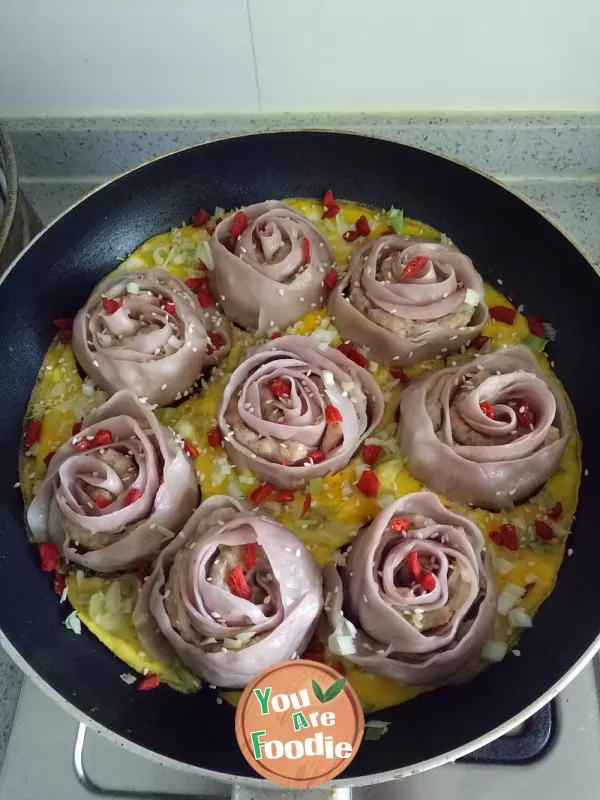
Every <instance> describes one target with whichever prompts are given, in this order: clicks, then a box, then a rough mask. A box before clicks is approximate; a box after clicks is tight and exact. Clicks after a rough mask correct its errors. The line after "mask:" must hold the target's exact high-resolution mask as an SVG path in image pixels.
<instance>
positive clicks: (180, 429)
mask: <svg viewBox="0 0 600 800" xmlns="http://www.w3.org/2000/svg"><path fill="white" fill-rule="evenodd" d="M177 433H178V434H179V435H180V436H181V437H182V438H183V439H194V438H195V437H196V429H195V428H194V426H193V425H192V424H191V422H188V421H187V419H182V420H180V421H179V422H178V423H177Z"/></svg>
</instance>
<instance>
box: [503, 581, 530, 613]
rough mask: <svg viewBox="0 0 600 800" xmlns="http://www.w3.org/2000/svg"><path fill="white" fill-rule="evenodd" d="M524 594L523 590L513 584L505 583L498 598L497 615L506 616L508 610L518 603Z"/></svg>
mask: <svg viewBox="0 0 600 800" xmlns="http://www.w3.org/2000/svg"><path fill="white" fill-rule="evenodd" d="M524 594H525V589H523V588H522V587H521V586H516V585H515V584H514V583H507V584H506V586H505V587H504V589H503V590H502V592H501V593H500V597H499V598H498V613H499V614H502V615H503V616H506V615H507V614H508V612H509V611H510V609H511V608H512V607H513V606H516V604H517V603H518V602H519V600H520V599H521V598H522V597H523V595H524Z"/></svg>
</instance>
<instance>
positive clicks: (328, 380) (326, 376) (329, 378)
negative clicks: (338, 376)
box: [321, 369, 335, 388]
mask: <svg viewBox="0 0 600 800" xmlns="http://www.w3.org/2000/svg"><path fill="white" fill-rule="evenodd" d="M321 377H322V378H323V383H324V384H325V386H327V387H329V388H331V387H332V386H335V378H334V377H333V372H331V370H328V369H324V370H323V372H322V373H321Z"/></svg>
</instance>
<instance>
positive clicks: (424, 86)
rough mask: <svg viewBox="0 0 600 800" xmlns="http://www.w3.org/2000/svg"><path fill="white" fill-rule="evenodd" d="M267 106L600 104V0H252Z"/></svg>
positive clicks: (581, 106)
mask: <svg viewBox="0 0 600 800" xmlns="http://www.w3.org/2000/svg"><path fill="white" fill-rule="evenodd" d="M249 1H250V12H251V13H250V16H251V23H252V29H253V35H254V44H255V52H256V63H257V70H258V81H259V91H260V96H261V102H262V108H263V110H281V109H297V110H304V109H327V110H347V109H363V110H378V109H381V110H385V109H402V110H406V109H410V110H442V109H443V110H452V109H460V110H483V109H484V110H509V109H531V110H534V109H547V110H561V109H577V110H584V109H598V108H600V43H599V42H600V39H599V35H600V34H599V31H600V4H599V3H598V0H568V2H567V1H566V0H495V2H491V0H411V1H410V2H406V0H301V1H300V2H296V3H291V2H284V1H283V0H280V2H274V0H249Z"/></svg>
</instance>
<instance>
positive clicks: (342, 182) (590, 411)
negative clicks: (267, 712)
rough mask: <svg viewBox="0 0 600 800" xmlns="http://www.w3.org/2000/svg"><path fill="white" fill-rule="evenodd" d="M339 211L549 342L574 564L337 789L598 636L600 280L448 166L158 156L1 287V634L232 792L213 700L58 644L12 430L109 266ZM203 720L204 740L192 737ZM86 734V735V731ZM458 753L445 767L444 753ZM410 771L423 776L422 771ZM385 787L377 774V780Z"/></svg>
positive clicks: (235, 757)
mask: <svg viewBox="0 0 600 800" xmlns="http://www.w3.org/2000/svg"><path fill="white" fill-rule="evenodd" d="M326 188H332V189H333V190H334V191H335V194H336V196H337V197H341V198H346V199H356V200H360V201H362V202H364V203H367V204H373V205H378V206H383V207H389V206H390V205H392V204H394V205H395V206H397V207H403V208H404V209H405V210H406V213H407V214H410V216H411V217H416V218H418V219H422V220H425V221H426V222H428V223H430V224H431V225H433V226H435V227H436V228H438V229H440V230H442V231H445V232H446V233H447V234H448V235H449V236H451V237H452V239H453V240H455V241H456V242H457V243H458V245H459V246H460V247H461V249H463V250H464V251H465V252H466V253H468V254H469V256H471V258H472V259H473V261H474V262H475V264H476V265H477V266H478V268H479V270H480V271H481V273H482V274H483V277H484V279H485V280H488V281H491V282H492V283H495V280H496V278H498V277H501V278H502V280H503V289H504V290H505V291H506V292H507V293H508V294H509V296H510V297H511V298H513V299H514V300H515V301H516V302H517V303H524V304H525V305H526V307H527V310H528V311H529V310H530V311H531V313H535V314H539V315H541V316H543V317H544V318H545V319H547V320H550V321H551V322H552V323H553V324H554V325H555V326H556V328H557V329H558V332H559V334H558V339H557V341H556V343H554V344H553V345H552V358H553V359H554V361H555V368H556V372H557V374H558V375H559V376H560V378H561V380H562V381H563V383H564V385H565V387H566V389H567V391H568V392H569V394H570V396H571V399H572V401H573V403H574V405H575V409H576V411H577V416H578V423H579V429H580V432H581V436H582V438H583V442H584V446H585V457H586V466H587V467H588V468H589V471H590V476H591V477H589V478H588V479H587V480H584V484H583V488H582V492H581V499H580V503H579V508H578V512H577V523H576V526H575V535H574V538H573V540H572V542H571V544H572V546H573V547H574V555H573V557H572V558H570V559H567V560H566V563H565V564H564V566H563V568H562V570H561V573H560V578H559V582H558V586H557V588H556V590H555V591H554V592H553V594H552V596H551V597H550V599H549V600H548V601H547V602H546V603H545V604H544V605H543V607H542V609H541V611H540V613H539V614H538V616H537V617H536V618H535V624H534V627H533V629H532V630H531V631H529V632H527V633H526V634H525V636H524V639H523V642H522V645H521V651H522V655H521V657H520V658H515V657H513V656H510V655H509V656H508V657H507V658H506V659H505V660H504V661H503V662H502V663H501V664H499V665H496V666H493V667H491V668H490V669H488V670H487V671H486V672H485V673H484V674H483V675H481V676H480V677H478V678H477V679H475V680H474V681H472V682H470V683H467V684H464V685H462V686H458V687H453V688H447V689H442V690H439V691H436V692H433V693H431V694H428V695H425V696H424V697H421V698H418V699H417V700H413V701H412V702H409V703H406V704H404V705H402V706H399V707H396V708H393V709H390V710H388V711H385V712H382V713H381V714H379V715H378V716H379V717H381V718H385V719H386V720H391V722H392V725H391V727H390V730H389V733H388V734H387V735H386V736H385V738H384V739H382V740H381V741H379V742H365V743H364V744H363V745H362V747H361V749H360V751H359V753H358V755H357V757H356V758H355V760H354V761H353V762H352V763H351V765H350V766H349V768H348V770H347V771H346V772H345V773H344V779H345V780H347V779H351V780H352V779H353V780H354V781H355V782H359V781H362V782H364V783H368V782H370V781H375V780H382V779H386V778H392V777H398V776H400V775H402V774H408V773H409V771H411V768H414V767H415V765H421V766H425V765H427V766H433V765H434V764H436V763H442V762H443V761H444V760H447V759H448V758H455V757H456V756H458V755H462V754H464V753H466V752H468V751H469V750H472V749H474V748H475V747H478V746H480V745H481V744H483V743H484V741H485V740H486V739H487V740H489V739H491V738H493V737H494V736H497V735H499V734H500V733H502V732H504V730H506V729H507V728H508V727H509V723H512V724H515V723H516V722H517V721H519V719H515V717H517V718H519V717H520V718H524V717H525V716H527V715H528V714H530V713H532V712H533V711H534V710H535V709H536V708H537V707H539V706H541V705H542V704H543V702H545V701H547V700H548V699H549V698H550V697H551V696H552V695H553V694H554V693H556V691H558V689H559V688H561V687H562V686H563V685H564V684H565V683H566V682H567V680H568V678H570V677H573V676H574V675H575V674H576V672H577V671H578V669H579V668H581V667H582V666H583V665H584V663H586V661H587V660H588V659H589V658H590V657H591V654H592V652H594V651H595V649H596V647H597V645H598V643H599V642H598V641H597V639H598V637H599V634H600V581H599V580H598V568H597V564H598V561H599V559H600V535H598V533H597V531H596V526H597V524H598V520H599V518H600V498H599V497H598V495H597V493H596V492H595V490H594V488H593V485H594V484H593V481H594V480H595V476H596V475H600V427H599V426H598V422H597V404H598V397H597V395H596V384H597V383H598V381H597V380H596V374H595V364H596V353H597V347H598V345H597V337H598V310H599V309H600V281H599V280H598V277H597V276H596V274H595V273H594V271H593V269H592V267H591V266H590V264H589V263H588V262H587V261H586V260H585V258H584V257H583V255H582V254H581V253H580V252H579V251H578V250H577V249H576V247H575V246H574V245H573V244H571V243H570V242H569V241H568V239H567V238H565V236H564V235H562V234H561V233H560V232H559V231H558V230H557V229H556V228H555V227H554V226H553V225H552V224H551V223H550V222H548V221H547V220H546V219H545V218H544V217H542V216H540V215H539V214H538V213H537V212H536V211H534V210H533V209H532V208H531V207H530V206H529V205H527V204H526V203H524V202H523V201H522V200H520V199H519V198H518V197H516V196H515V195H513V194H511V193H510V192H509V191H507V190H506V189H504V188H503V187H501V186H500V185H499V184H497V183H495V182H493V181H491V180H489V179H488V178H486V177H483V176H482V175H479V174H478V173H476V172H473V171H471V170H469V169H467V168H465V167H464V166H461V165H459V164H456V163H454V162H452V161H448V160H446V159H444V158H441V157H439V156H436V155H433V154H431V153H427V152H424V151H421V150H417V149H414V148H412V147H406V146H403V145H398V144H393V143H391V142H386V141H380V140H375V139H368V138H364V137H360V136H354V135H346V134H337V133H321V132H319V133H317V132H302V133H277V134H267V135H258V136H248V137H242V138H238V139H230V140H226V141H221V142H213V143H211V144H207V145H204V146H202V147H195V148H191V149H188V150H184V151H182V152H179V153H174V154H173V155H169V156H166V157H164V158H160V159H158V160H156V161H153V162H152V163H150V164H147V165H145V166H143V167H140V168H139V169H136V170H134V171H132V172H129V173H127V174H126V175H124V176H122V177H121V178H118V179H117V180H115V181H113V182H112V183H109V184H108V185H106V186H104V187H103V188H101V189H100V190H98V191H97V192H95V193H93V194H92V195H90V196H89V197H87V198H86V199H85V200H83V201H82V202H81V203H79V204H78V205H76V206H75V207H74V208H72V209H71V210H70V211H69V212H68V213H67V214H65V215H64V216H63V217H61V218H60V219H59V220H57V221H56V222H55V223H54V224H53V225H52V226H51V227H50V228H48V229H47V230H46V231H45V232H44V233H43V234H42V235H41V236H40V237H39V238H38V239H37V240H36V241H35V242H34V243H33V244H32V245H31V246H30V247H29V248H28V249H27V250H26V251H25V252H24V253H23V254H22V255H21V257H20V258H19V259H18V260H17V261H16V262H15V264H14V265H13V268H12V270H11V271H10V273H9V274H8V275H7V276H6V278H5V280H4V281H3V283H2V286H1V288H0V341H1V342H2V347H1V349H0V370H1V374H2V375H3V381H4V393H3V394H4V397H3V407H2V414H1V420H0V427H1V435H0V442H1V443H2V452H3V454H4V457H3V458H2V460H1V461H0V474H1V482H0V486H1V488H0V492H1V504H0V505H1V508H0V530H1V537H2V539H1V552H0V627H1V629H2V631H3V634H4V640H5V644H6V645H7V646H8V649H9V651H10V652H11V653H12V654H13V656H15V657H16V659H17V661H18V663H19V664H20V665H21V666H22V667H23V668H24V669H25V670H26V672H27V673H28V674H29V676H30V677H33V678H34V679H35V680H36V682H37V683H39V684H42V685H43V686H44V688H46V689H47V688H48V687H49V688H50V689H51V690H52V692H53V693H54V696H55V697H56V696H59V697H62V698H63V699H64V700H65V701H66V703H67V704H68V705H69V709H70V710H71V711H72V712H73V713H76V714H78V715H79V716H81V715H86V716H88V717H89V718H91V724H92V725H93V726H95V727H97V728H101V729H104V731H105V732H106V730H108V731H110V732H112V733H113V734H116V735H117V736H119V737H122V739H124V740H126V741H127V742H129V743H130V744H131V743H133V744H134V745H137V746H138V747H142V748H145V749H147V750H149V751H151V753H150V754H154V757H160V758H161V759H163V760H164V759H172V760H174V761H176V762H180V764H179V766H181V765H187V766H188V767H191V768H194V769H200V770H210V771H212V772H215V773H221V774H220V775H217V776H215V777H221V778H224V779H228V780H231V779H233V778H236V779H239V778H242V779H243V778H244V777H245V778H248V777H250V776H253V775H254V773H253V772H252V771H251V769H250V767H249V766H248V765H247V764H246V762H245V761H244V759H243V757H242V755H241V753H240V751H239V749H238V747H237V744H236V741H235V735H234V711H233V709H232V708H229V707H227V706H226V705H225V704H224V705H221V706H217V705H216V703H215V695H214V692H211V691H210V690H208V689H204V690H203V691H202V692H200V693H198V694H196V695H192V696H184V695H181V694H178V693H177V692H174V691H173V690H171V689H169V688H168V687H163V686H161V687H159V688H158V689H157V690H155V691H153V692H148V693H146V692H135V691H132V689H131V687H129V686H126V685H125V684H124V683H123V681H121V680H119V675H120V674H121V672H122V671H123V664H122V663H121V662H119V661H118V660H117V659H116V658H115V657H114V656H113V655H112V654H111V653H110V652H109V651H108V650H107V649H106V648H105V647H104V646H103V645H101V644H100V643H99V642H98V641H97V640H96V639H95V638H94V637H93V636H91V635H90V634H88V633H87V632H84V633H83V634H82V635H81V636H74V635H73V634H72V633H70V632H69V631H67V630H66V629H65V627H64V626H63V625H61V624H60V621H61V619H62V618H63V617H64V616H65V615H66V613H67V612H66V609H65V608H64V606H61V607H59V605H58V603H56V601H55V599H54V598H53V596H52V593H51V588H50V585H49V583H50V581H49V578H48V576H47V575H46V574H44V573H42V572H41V571H40V569H39V566H38V560H37V556H36V553H35V551H34V549H33V548H32V547H31V546H30V545H28V544H27V539H26V536H25V527H24V523H23V508H22V503H21V496H20V492H19V491H18V490H17V489H14V488H13V484H14V483H15V480H16V479H17V478H16V475H17V454H18V448H19V438H20V434H21V421H22V418H23V414H24V411H25V408H26V405H27V400H28V397H29V393H30V391H31V388H32V386H33V384H34V381H35V378H36V373H37V370H38V368H39V366H40V363H41V361H42V358H43V356H44V353H45V351H46V349H47V347H48V346H49V344H50V341H51V339H52V336H53V330H52V325H51V320H52V319H53V318H55V317H66V316H72V315H73V314H74V313H75V312H76V310H77V309H78V308H79V307H80V305H81V304H82V303H83V301H84V300H85V298H86V297H87V295H88V293H89V292H90V290H91V289H92V288H93V286H94V285H95V284H96V283H97V282H98V281H99V279H100V278H102V277H103V276H104V275H105V274H106V273H107V272H108V271H109V270H111V269H113V268H114V267H115V266H116V263H117V262H116V259H117V257H120V256H121V257H122V256H124V255H126V254H127V253H129V252H130V251H131V250H133V249H134V248H135V247H136V246H137V245H139V244H140V243H141V242H142V241H144V240H145V239H147V238H148V237H149V236H151V235H153V234H155V233H158V232H160V231H164V230H167V229H169V228H170V227H171V226H174V225H180V224H181V220H183V219H186V218H189V217H190V215H191V213H192V212H193V211H195V210H196V209H197V208H198V207H199V206H205V207H206V208H212V207H214V206H215V205H220V206H224V207H225V208H231V207H234V206H240V205H245V204H248V203H254V202H257V201H259V200H264V199H266V198H282V197H286V196H294V195H295V196H320V195H321V194H322V193H323V191H324V189H326ZM209 721H210V725H211V730H210V732H209V731H208V728H205V731H206V732H205V733H203V732H202V727H201V725H206V724H207V723H208V722H209ZM88 722H90V720H88ZM457 751H458V752H457ZM424 762H430V763H428V764H425V763H424ZM383 773H387V774H383Z"/></svg>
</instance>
